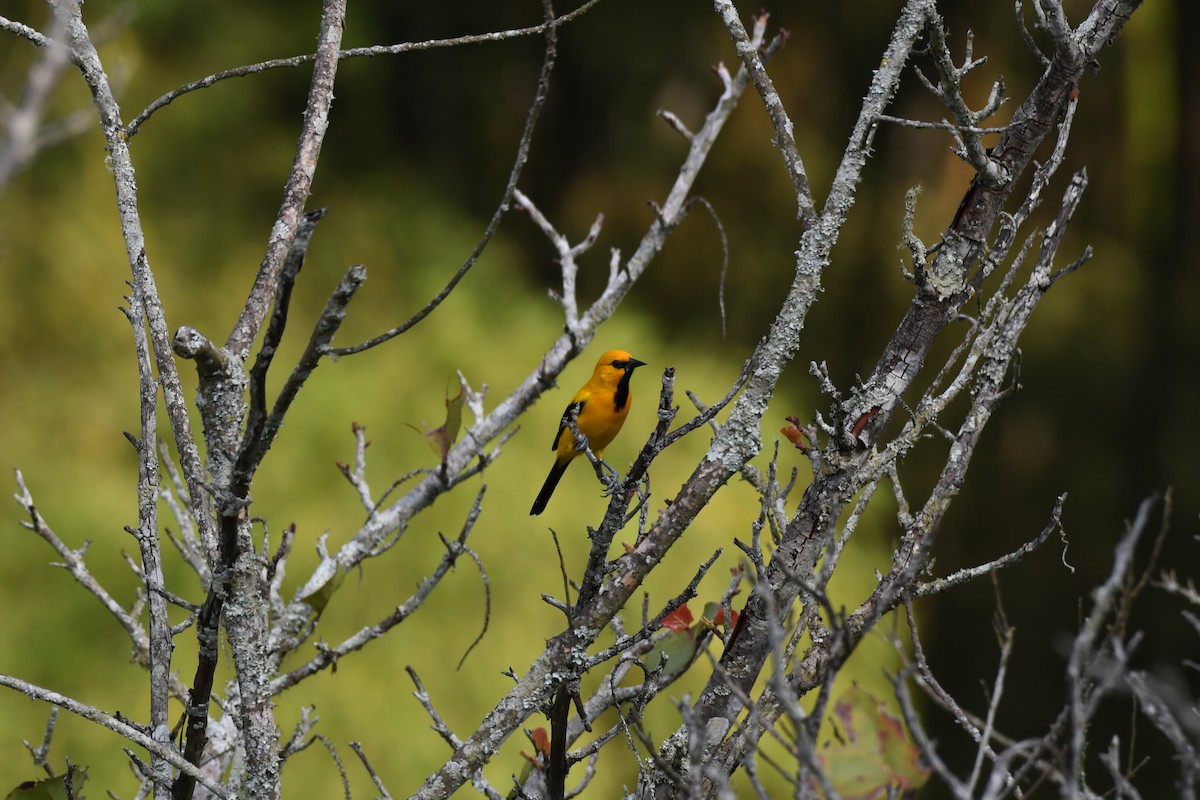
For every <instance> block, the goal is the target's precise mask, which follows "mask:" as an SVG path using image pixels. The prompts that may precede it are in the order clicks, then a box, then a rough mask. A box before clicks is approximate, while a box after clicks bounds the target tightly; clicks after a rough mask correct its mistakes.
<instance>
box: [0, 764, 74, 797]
mask: <svg viewBox="0 0 1200 800" xmlns="http://www.w3.org/2000/svg"><path fill="white" fill-rule="evenodd" d="M67 774H68V773H63V774H62V775H57V776H55V777H53V778H43V779H42V780H40V781H25V782H24V783H22V784H20V785H18V786H17V787H16V788H15V789H13V790H12V791H11V792H9V793H8V794H6V795H5V796H4V800H67V796H68V795H67ZM69 774H70V776H71V795H72V796H74V797H75V798H77V799H78V800H83V795H82V794H80V792H79V790H80V789H82V788H83V784H84V781H86V780H87V767H76V768H75V769H73V770H71V772H70V773H69Z"/></svg>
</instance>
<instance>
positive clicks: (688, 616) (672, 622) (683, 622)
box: [662, 603, 694, 633]
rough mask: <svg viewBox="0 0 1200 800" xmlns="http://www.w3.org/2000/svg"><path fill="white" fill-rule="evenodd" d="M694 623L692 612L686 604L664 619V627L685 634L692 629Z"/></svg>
mask: <svg viewBox="0 0 1200 800" xmlns="http://www.w3.org/2000/svg"><path fill="white" fill-rule="evenodd" d="M693 621H694V620H693V617H692V610H691V609H690V608H688V607H687V603H684V604H683V605H681V606H680V607H679V608H677V609H675V610H674V611H672V612H671V613H670V614H667V616H665V617H663V621H662V627H664V628H670V629H671V630H673V631H678V632H679V633H683V632H684V631H686V630H687V629H688V628H690V627H692V622H693Z"/></svg>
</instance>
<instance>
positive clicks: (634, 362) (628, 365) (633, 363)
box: [625, 356, 646, 372]
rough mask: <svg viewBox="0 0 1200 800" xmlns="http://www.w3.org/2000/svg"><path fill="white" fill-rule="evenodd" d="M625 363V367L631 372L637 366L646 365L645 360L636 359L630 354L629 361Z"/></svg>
mask: <svg viewBox="0 0 1200 800" xmlns="http://www.w3.org/2000/svg"><path fill="white" fill-rule="evenodd" d="M625 363H626V366H625V369H626V370H628V371H629V372H633V371H634V370H635V369H637V368H638V367H644V366H646V362H645V361H638V360H637V359H636V358H633V357H632V356H631V357H630V359H629V361H627V362H625Z"/></svg>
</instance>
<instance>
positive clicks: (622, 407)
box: [529, 350, 646, 515]
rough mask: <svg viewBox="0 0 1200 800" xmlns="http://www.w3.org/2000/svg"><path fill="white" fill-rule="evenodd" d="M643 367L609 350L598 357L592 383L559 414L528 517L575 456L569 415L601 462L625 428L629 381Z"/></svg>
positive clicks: (543, 501) (538, 510)
mask: <svg viewBox="0 0 1200 800" xmlns="http://www.w3.org/2000/svg"><path fill="white" fill-rule="evenodd" d="M645 364H646V362H645V361H638V360H637V359H636V358H634V357H633V356H631V355H629V353H626V352H625V351H624V350H609V351H608V352H607V353H605V354H604V355H602V356H600V360H599V361H597V362H596V369H595V371H594V372H593V373H592V379H591V380H589V381H588V382H587V383H585V384H584V385H583V387H582V388H581V389H580V390H579V391H578V392H576V393H575V396H574V397H572V398H571V402H570V404H568V405H567V410H566V411H564V412H563V417H562V422H560V423H559V424H558V434H557V435H555V437H554V444H552V445H550V449H551V450H555V451H557V454H556V455H555V456H554V466H553V467H551V468H550V474H549V475H547V476H546V482H545V484H543V485H542V490H541V491H540V492H538V496H537V499H536V500H534V501H533V508H531V509H529V513H530V514H531V515H533V514H540V513H542V511H544V510H545V509H546V502H547V501H548V500H549V499H550V495H552V494H554V487H556V486H558V480H559V478H561V477H562V476H563V473H564V472H566V470H567V465H569V464H570V463H571V460H572V459H574V458H575V456H577V455H579V451H578V450H576V449H575V436H574V435H573V434H572V433H571V428H570V426H569V425H568V424H567V423H568V421H569V420H570V419H571V414H572V413H574V414H575V415H576V417H575V420H576V424H577V425H578V426H579V432H580V433H582V434H583V435H584V436H586V437H587V440H588V447H590V448H591V449H592V452H593V453H595V454H596V458H603V457H604V448H606V447H608V445H609V443H610V442H612V440H613V437H615V436H616V435H617V432H618V431H620V430H621V426H622V425H624V424H625V417H627V416H629V406H630V404H631V402H632V397H631V395H630V393H629V379H630V378H631V377H633V371H634V370H635V369H637V368H638V367H641V366H645Z"/></svg>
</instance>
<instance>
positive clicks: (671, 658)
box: [644, 628, 696, 675]
mask: <svg viewBox="0 0 1200 800" xmlns="http://www.w3.org/2000/svg"><path fill="white" fill-rule="evenodd" d="M695 652H696V634H695V631H694V629H691V628H685V629H683V630H678V629H675V628H667V629H666V633H665V634H664V635H663V636H662V637H661V638H659V640H658V641H657V642H655V643H654V647H653V648H651V650H650V652H649V653H647V654H646V659H645V662H644V663H645V664H646V669H650V670H655V669H658V666H659V664H661V663H662V662H663V659H664V658H665V659H666V662H667V666H666V671H667V675H676V674H678V672H679V671H680V670H681V669H683V668H684V666H685V665H686V664H687V663H688V662H689V661H691V660H692V656H693V655H694V654H695Z"/></svg>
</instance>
